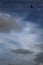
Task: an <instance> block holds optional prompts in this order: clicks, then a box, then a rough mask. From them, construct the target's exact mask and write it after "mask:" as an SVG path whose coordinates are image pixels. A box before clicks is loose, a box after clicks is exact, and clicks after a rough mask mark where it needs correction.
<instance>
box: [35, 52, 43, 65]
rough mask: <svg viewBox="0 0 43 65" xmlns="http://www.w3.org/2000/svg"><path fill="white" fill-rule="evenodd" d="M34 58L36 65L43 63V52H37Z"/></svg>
mask: <svg viewBox="0 0 43 65" xmlns="http://www.w3.org/2000/svg"><path fill="white" fill-rule="evenodd" d="M34 60H35V61H36V62H37V63H36V65H40V63H41V64H43V52H41V53H39V54H37V55H36V58H35V59H34Z"/></svg>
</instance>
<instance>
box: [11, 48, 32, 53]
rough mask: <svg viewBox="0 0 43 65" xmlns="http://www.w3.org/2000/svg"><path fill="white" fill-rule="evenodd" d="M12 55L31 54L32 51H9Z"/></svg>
mask: <svg viewBox="0 0 43 65" xmlns="http://www.w3.org/2000/svg"><path fill="white" fill-rule="evenodd" d="M11 52H12V53H17V54H32V53H33V51H31V50H26V49H15V50H12V51H11Z"/></svg>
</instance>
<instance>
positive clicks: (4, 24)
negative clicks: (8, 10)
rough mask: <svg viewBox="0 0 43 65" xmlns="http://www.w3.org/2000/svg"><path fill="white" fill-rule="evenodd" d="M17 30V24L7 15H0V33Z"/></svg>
mask: <svg viewBox="0 0 43 65" xmlns="http://www.w3.org/2000/svg"><path fill="white" fill-rule="evenodd" d="M13 29H14V30H19V29H20V27H19V24H18V22H16V21H15V19H14V18H12V17H11V16H10V15H9V14H5V13H0V32H9V31H10V30H13Z"/></svg>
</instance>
